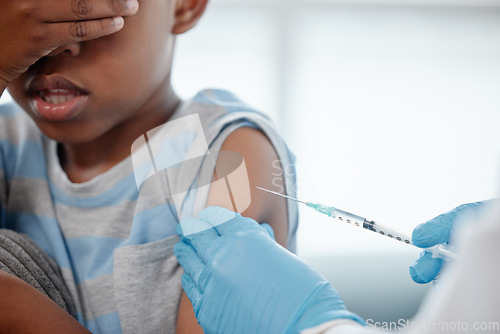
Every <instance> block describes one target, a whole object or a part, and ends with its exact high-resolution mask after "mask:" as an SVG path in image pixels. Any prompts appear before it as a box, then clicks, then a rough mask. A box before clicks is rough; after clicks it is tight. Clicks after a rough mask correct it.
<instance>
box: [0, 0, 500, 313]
mask: <svg viewBox="0 0 500 334" xmlns="http://www.w3.org/2000/svg"><path fill="white" fill-rule="evenodd" d="M210 1H211V3H210V5H209V7H208V9H207V13H206V15H205V16H204V17H203V18H202V20H201V21H200V23H199V25H198V26H197V27H196V28H195V29H194V30H192V31H190V32H188V33H186V34H185V35H184V36H181V37H179V39H178V46H177V47H178V49H177V55H176V59H175V64H174V68H175V70H174V75H173V80H174V84H175V86H176V88H177V90H178V92H179V93H180V94H181V96H183V97H185V98H189V97H191V96H192V95H194V94H195V93H196V92H197V91H198V90H200V89H203V88H208V87H210V88H224V89H228V90H231V91H233V92H235V93H236V94H237V95H239V96H240V97H241V98H242V99H243V100H245V101H246V102H248V103H249V104H251V105H253V106H255V107H257V108H259V109H261V110H262V111H264V112H265V113H267V114H268V115H270V116H271V117H272V118H273V119H274V121H275V123H276V124H277V126H278V128H279V130H280V132H281V133H282V134H283V136H284V137H285V138H286V140H287V142H288V143H289V146H290V148H291V149H292V150H293V152H294V153H295V154H296V156H297V169H298V180H299V189H298V193H299V197H301V198H302V199H304V200H311V201H321V202H324V203H325V204H330V205H334V206H337V207H338V208H341V209H344V210H347V211H351V212H353V213H356V214H358V215H361V216H365V217H367V218H370V219H373V220H375V221H377V222H380V223H381V224H385V225H388V226H392V227H395V228H397V229H400V230H402V231H405V232H407V233H411V231H412V229H413V227H414V226H415V225H417V224H419V223H421V222H424V221H425V220H427V219H429V218H432V217H433V216H435V215H437V214H440V213H442V212H445V211H447V210H449V209H452V208H453V207H455V206H457V205H459V204H462V203H466V202H471V201H478V200H484V199H488V198H492V197H496V196H497V194H498V190H499V187H498V185H499V182H498V181H499V178H498V176H499V173H498V172H499V168H498V167H499V162H500V154H499V153H500V151H499V143H500V133H499V131H498V125H499V124H500V94H499V89H500V0H386V1H383V0H344V1H342V0H210ZM6 98H8V97H6V96H5V97H3V99H4V100H5V99H6ZM300 224H301V225H300V230H299V236H298V254H299V256H301V257H303V258H304V259H305V260H306V261H308V262H309V263H310V264H311V265H313V266H314V267H316V268H317V269H318V270H320V271H321V272H322V273H323V274H325V275H326V276H327V278H328V279H330V280H331V281H332V283H333V284H334V286H335V287H336V288H337V290H338V291H339V292H340V293H341V295H342V297H343V298H344V299H345V301H346V304H347V306H348V307H349V308H351V309H352V310H353V311H355V312H358V313H359V314H360V315H362V316H364V317H366V318H372V319H376V320H381V321H397V320H398V319H401V318H404V319H406V318H408V317H411V316H412V315H413V314H414V313H415V311H416V309H417V307H418V304H419V302H420V300H421V298H422V296H423V293H424V292H425V290H426V287H423V286H419V285H416V284H414V283H412V281H411V279H410V278H409V275H408V265H409V264H410V263H411V262H412V261H413V259H414V258H415V257H416V256H417V254H418V251H417V250H416V249H413V248H412V247H410V246H407V245H404V244H399V243H397V242H395V241H391V240H388V239H387V240H386V238H382V237H378V236H376V235H372V233H370V232H367V231H363V230H359V229H355V228H354V227H351V226H342V225H340V224H339V223H337V222H333V221H332V220H330V219H329V218H326V217H324V216H321V215H320V214H318V213H315V212H313V211H308V209H307V208H301V222H300ZM381 306H382V307H381Z"/></svg>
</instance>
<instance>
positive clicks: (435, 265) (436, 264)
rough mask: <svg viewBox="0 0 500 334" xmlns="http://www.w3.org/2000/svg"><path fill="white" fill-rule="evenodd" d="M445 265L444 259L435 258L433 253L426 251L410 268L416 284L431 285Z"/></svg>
mask: <svg viewBox="0 0 500 334" xmlns="http://www.w3.org/2000/svg"><path fill="white" fill-rule="evenodd" d="M443 263H444V262H443V260H442V259H439V258H433V257H432V254H431V253H429V252H425V251H424V252H422V254H421V255H420V258H418V259H417V260H416V261H415V262H414V263H413V264H412V265H411V266H410V276H411V278H412V279H413V280H414V281H415V282H416V283H420V284H425V283H429V282H431V281H432V280H434V279H435V278H436V277H437V275H438V274H439V272H440V271H441V268H442V267H443Z"/></svg>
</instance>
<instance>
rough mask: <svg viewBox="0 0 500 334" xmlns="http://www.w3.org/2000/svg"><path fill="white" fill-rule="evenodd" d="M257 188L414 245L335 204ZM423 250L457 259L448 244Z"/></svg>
mask: <svg viewBox="0 0 500 334" xmlns="http://www.w3.org/2000/svg"><path fill="white" fill-rule="evenodd" d="M256 188H257V189H260V190H264V191H267V192H268V193H271V194H274V195H278V196H281V197H285V198H288V199H291V200H293V201H296V202H299V203H303V204H305V205H307V206H308V207H310V208H313V209H314V210H316V211H318V212H321V213H323V214H325V215H327V216H329V217H332V218H337V219H338V220H340V221H341V222H345V223H348V224H351V225H354V226H358V227H362V228H364V229H366V230H369V231H372V232H375V233H377V234H380V235H383V236H386V237H389V238H391V239H395V240H397V241H401V242H404V243H406V244H408V245H413V243H412V241H411V237H410V236H408V235H406V234H404V233H401V232H399V231H397V230H394V229H392V228H389V227H385V226H382V225H380V224H376V223H375V222H374V221H369V220H367V219H366V218H363V217H360V216H357V215H355V214H352V213H349V212H347V211H343V210H340V209H337V208H334V207H333V206H327V205H324V204H320V203H314V202H305V201H301V200H299V199H296V198H293V197H290V196H286V195H283V194H280V193H278V192H275V191H271V190H268V189H264V188H261V187H256ZM415 247H416V246H415ZM423 250H425V251H427V252H429V253H431V254H432V257H435V258H441V259H445V260H448V259H456V254H455V253H453V252H452V250H451V249H450V247H449V245H448V244H439V245H435V246H432V247H429V248H423Z"/></svg>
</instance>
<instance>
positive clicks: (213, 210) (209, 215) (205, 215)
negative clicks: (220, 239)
mask: <svg viewBox="0 0 500 334" xmlns="http://www.w3.org/2000/svg"><path fill="white" fill-rule="evenodd" d="M238 217H241V216H240V214H239V213H237V212H233V211H231V210H228V209H226V208H222V207H219V206H210V207H208V208H205V209H203V210H202V211H201V212H200V214H199V215H198V218H199V219H201V220H203V221H205V222H207V223H208V224H210V225H211V226H213V227H214V228H215V230H217V231H218V230H219V229H218V226H220V225H222V224H224V223H226V222H228V221H230V220H233V219H234V218H238ZM220 234H221V233H220V231H219V235H220Z"/></svg>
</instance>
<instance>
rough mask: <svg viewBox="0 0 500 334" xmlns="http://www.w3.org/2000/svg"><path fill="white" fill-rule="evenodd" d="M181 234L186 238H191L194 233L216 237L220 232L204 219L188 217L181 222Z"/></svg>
mask: <svg viewBox="0 0 500 334" xmlns="http://www.w3.org/2000/svg"><path fill="white" fill-rule="evenodd" d="M179 225H180V229H181V234H182V235H183V236H184V237H185V238H186V239H189V240H190V239H191V238H192V236H193V235H195V234H197V235H200V233H203V235H204V236H205V237H206V238H212V239H216V238H218V237H219V234H218V233H217V231H216V230H214V228H213V226H212V225H211V224H210V223H209V222H207V221H206V220H204V219H196V218H186V219H183V220H181V222H180V223H179Z"/></svg>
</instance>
